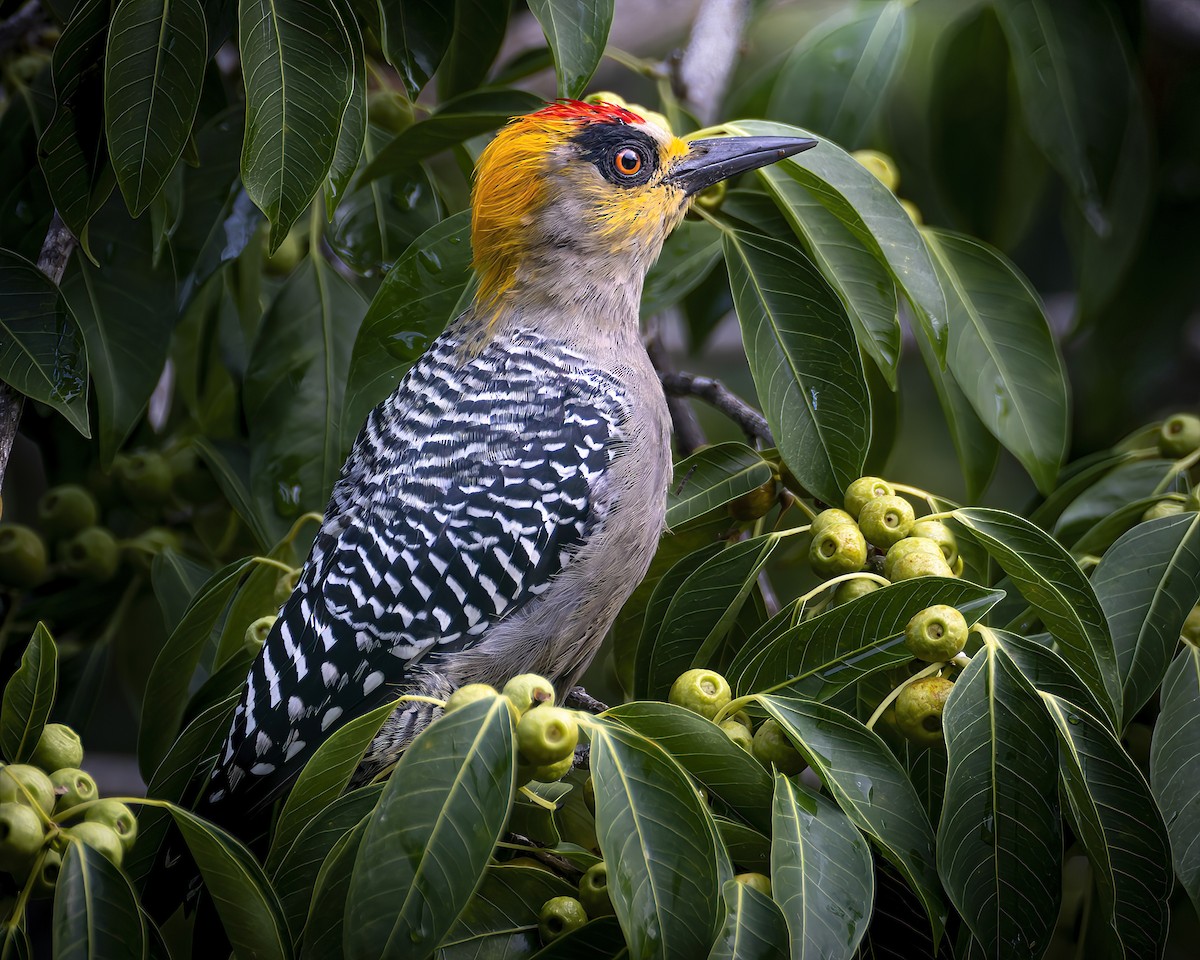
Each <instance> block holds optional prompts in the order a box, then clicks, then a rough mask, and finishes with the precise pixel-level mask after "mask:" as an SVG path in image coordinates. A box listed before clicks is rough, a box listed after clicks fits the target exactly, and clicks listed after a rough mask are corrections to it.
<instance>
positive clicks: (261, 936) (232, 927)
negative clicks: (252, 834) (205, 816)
mask: <svg viewBox="0 0 1200 960" xmlns="http://www.w3.org/2000/svg"><path fill="white" fill-rule="evenodd" d="M169 809H170V812H171V816H172V817H174V818H175V825H176V826H177V827H179V832H180V833H182V834H183V839H184V840H185V841H187V845H188V850H190V851H191V854H192V857H193V858H194V859H195V861H196V865H197V866H198V867H199V868H200V873H201V875H202V876H203V877H204V885H205V887H206V888H207V890H208V892H209V894H210V895H211V896H212V898H213V903H214V904H215V905H216V908H217V914H218V915H219V916H220V917H221V925H222V926H223V927H224V928H225V934H226V936H228V937H229V942H230V944H232V946H233V951H234V953H235V954H236V955H238V956H246V957H258V958H261V960H274V958H289V957H291V955H292V950H291V941H290V940H289V939H288V932H287V925H286V923H285V922H284V919H283V911H282V910H281V909H280V907H279V899H278V898H277V897H276V896H275V892H274V891H273V890H272V889H271V884H270V882H269V881H268V880H267V876H266V874H265V873H263V870H262V867H260V866H259V865H258V861H256V860H255V859H254V857H253V856H252V855H251V854H250V851H249V850H247V849H246V848H245V847H244V846H242V844H241V843H239V842H238V841H237V840H236V839H234V837H232V836H231V835H230V834H228V833H226V832H225V831H224V830H222V829H220V828H219V827H217V826H215V825H214V824H211V823H208V822H207V821H205V820H201V819H200V818H199V817H197V816H196V815H195V814H194V813H190V812H188V811H187V810H183V809H181V808H179V807H176V806H171V807H170V808H169Z"/></svg>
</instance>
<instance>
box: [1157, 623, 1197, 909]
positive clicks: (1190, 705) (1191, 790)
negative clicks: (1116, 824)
mask: <svg viewBox="0 0 1200 960" xmlns="http://www.w3.org/2000/svg"><path fill="white" fill-rule="evenodd" d="M1160 704H1161V709H1160V712H1159V715H1158V722H1157V723H1155V725H1154V739H1153V741H1152V743H1151V746H1150V785H1151V787H1152V788H1153V790H1154V799H1155V800H1156V801H1157V802H1158V808H1159V810H1161V811H1162V815H1163V819H1164V820H1166V823H1167V834H1168V836H1169V837H1170V838H1171V858H1172V860H1173V861H1174V863H1175V876H1177V877H1178V878H1179V883H1180V885H1181V886H1182V887H1183V889H1184V890H1185V891H1187V895H1188V896H1189V897H1191V899H1192V904H1193V905H1194V906H1195V908H1196V910H1197V911H1200V843H1197V842H1196V838H1197V837H1198V836H1200V647H1197V646H1195V645H1194V644H1191V643H1185V644H1184V645H1183V649H1182V650H1181V651H1180V653H1179V655H1178V656H1177V657H1176V658H1175V659H1174V660H1173V661H1172V662H1171V666H1170V668H1169V669H1168V670H1167V676H1166V679H1165V680H1163V685H1162V692H1161V694H1160Z"/></svg>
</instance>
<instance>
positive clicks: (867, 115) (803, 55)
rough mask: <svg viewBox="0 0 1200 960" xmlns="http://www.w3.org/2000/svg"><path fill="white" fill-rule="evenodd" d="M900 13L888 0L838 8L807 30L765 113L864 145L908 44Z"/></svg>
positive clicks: (897, 5) (902, 11) (901, 6)
mask: <svg viewBox="0 0 1200 960" xmlns="http://www.w3.org/2000/svg"><path fill="white" fill-rule="evenodd" d="M905 14H906V11H905V4H904V3H902V2H898V0H893V2H891V3H881V4H871V5H869V6H865V7H860V8H848V9H843V10H841V11H839V12H838V13H836V14H834V15H833V16H832V17H830V18H829V19H828V20H825V21H824V22H823V23H820V24H818V25H817V26H816V27H814V28H813V29H811V30H809V31H808V33H806V34H805V35H804V37H803V38H802V39H801V40H800V42H799V43H798V44H796V46H795V48H794V49H793V50H792V52H791V54H790V55H789V56H788V58H787V60H786V61H785V62H784V64H783V66H782V67H781V68H780V70H779V75H778V78H777V79H776V81H775V85H774V88H773V89H772V91H771V101H770V105H769V107H768V108H767V116H768V117H770V118H771V119H772V120H782V121H784V122H786V123H804V124H806V125H807V126H810V127H811V128H812V129H814V130H818V131H820V132H821V133H822V134H824V135H825V136H827V137H830V138H831V139H833V140H836V141H837V142H838V143H842V144H845V145H846V146H848V147H859V146H866V145H867V144H866V143H864V142H863V141H864V137H866V135H867V133H868V131H869V129H870V127H871V125H872V123H873V122H874V120H875V118H876V116H877V115H878V113H879V110H880V108H881V107H882V106H883V104H884V103H886V102H887V90H888V87H889V85H890V83H891V80H892V77H893V76H894V75H895V73H896V68H897V67H898V66H899V64H900V61H901V59H902V58H903V56H904V53H905V50H906V48H907V46H908V30H907V17H906V15H905Z"/></svg>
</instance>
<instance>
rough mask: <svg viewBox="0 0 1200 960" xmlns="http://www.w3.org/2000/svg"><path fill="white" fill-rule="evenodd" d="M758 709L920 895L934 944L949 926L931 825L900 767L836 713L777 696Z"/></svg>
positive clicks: (873, 738)
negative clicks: (783, 732) (780, 730)
mask: <svg viewBox="0 0 1200 960" xmlns="http://www.w3.org/2000/svg"><path fill="white" fill-rule="evenodd" d="M758 703H760V704H762V706H763V707H765V708H766V710H767V712H768V713H769V714H770V715H771V716H772V717H774V718H775V720H776V721H778V722H779V724H780V725H781V726H782V727H783V728H784V730H786V731H787V732H788V734H789V736H790V737H791V739H792V741H793V742H794V743H795V745H796V747H797V749H799V750H800V752H801V754H802V755H803V756H804V759H805V760H806V761H807V762H808V764H809V766H810V767H812V769H813V771H814V772H815V773H816V774H817V776H819V777H820V778H821V782H822V783H823V784H824V785H825V786H826V787H827V788H828V789H829V792H830V794H831V795H832V797H833V799H834V800H836V801H837V804H838V806H839V807H841V808H842V812H843V813H845V814H846V816H848V817H849V818H850V820H851V822H853V824H854V825H855V826H856V827H858V829H860V830H862V831H863V832H864V833H865V834H867V835H868V836H869V837H871V838H872V839H873V840H874V841H875V842H876V843H877V844H878V845H879V848H880V850H882V851H883V855H884V856H885V857H887V858H888V859H889V860H890V861H891V862H892V863H894V864H895V865H896V867H897V868H898V869H899V870H900V872H901V873H902V874H903V875H904V878H905V880H907V881H908V883H909V884H910V885H911V886H912V888H913V889H914V890H915V891H916V892H917V895H918V896H919V897H920V898H921V903H922V905H923V906H924V908H925V912H926V914H927V915H928V917H929V923H930V927H931V929H932V932H933V939H934V940H935V941H936V940H939V939H940V938H941V936H942V933H943V932H944V930H945V926H946V904H945V901H944V900H943V898H942V889H941V883H940V881H939V880H938V875H937V870H936V868H935V866H934V843H933V827H932V826H930V823H929V817H928V816H926V814H925V811H924V809H923V808H922V807H921V801H920V799H919V798H918V797H917V793H916V791H915V790H914V789H913V786H912V784H911V783H910V782H909V779H908V776H907V775H906V773H905V771H904V769H903V767H901V766H900V762H899V761H898V760H897V759H896V758H895V756H894V755H893V754H892V752H891V750H889V749H888V747H887V744H885V743H884V742H883V740H882V739H880V737H879V735H878V734H876V733H875V732H874V731H872V730H868V729H867V728H866V727H865V726H863V725H862V724H861V723H859V722H858V721H857V720H855V719H854V718H853V717H851V716H849V715H848V714H846V713H843V712H842V711H841V710H837V709H835V708H834V707H831V706H828V705H827V704H823V703H816V702H814V701H811V700H804V699H802V698H799V697H794V696H785V695H781V694H774V695H771V696H761V697H759V698H758Z"/></svg>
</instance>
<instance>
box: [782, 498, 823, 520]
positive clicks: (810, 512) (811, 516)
mask: <svg viewBox="0 0 1200 960" xmlns="http://www.w3.org/2000/svg"><path fill="white" fill-rule="evenodd" d="M784 493H785V494H786V495H787V496H788V497H790V498H791V503H792V504H794V505H795V506H797V507H799V508H800V509H801V510H803V511H804V515H805V516H806V517H808V522H809V523H812V521H814V520H816V519H817V512H816V511H815V510H814V509H813V508H812V507H810V506H809V505H808V504H807V503H805V502H804V501H803V500H801V499H800V498H799V497H797V496H795V495H794V494H793V493H792V492H791V491H790V490H784ZM784 509H785V510H786V509H787V507H784Z"/></svg>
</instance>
